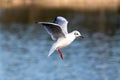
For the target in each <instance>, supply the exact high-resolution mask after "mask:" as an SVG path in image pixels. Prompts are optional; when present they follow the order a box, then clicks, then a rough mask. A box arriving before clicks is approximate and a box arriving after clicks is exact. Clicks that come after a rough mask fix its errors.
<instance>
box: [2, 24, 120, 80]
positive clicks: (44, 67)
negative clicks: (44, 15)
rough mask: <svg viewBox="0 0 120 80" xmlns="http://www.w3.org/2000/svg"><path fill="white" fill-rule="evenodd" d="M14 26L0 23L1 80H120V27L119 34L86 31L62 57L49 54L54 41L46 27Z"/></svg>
mask: <svg viewBox="0 0 120 80" xmlns="http://www.w3.org/2000/svg"><path fill="white" fill-rule="evenodd" d="M10 26H11V27H10V28H9V29H5V28H4V25H2V24H0V80H120V36H119V35H120V30H118V31H117V33H116V35H115V36H106V35H104V34H101V33H94V34H93V35H92V36H91V37H89V35H88V34H87V33H84V36H85V38H84V39H76V40H75V41H74V42H73V43H72V44H71V45H70V46H68V47H66V48H64V49H62V51H63V55H64V60H61V59H60V57H59V54H58V53H57V51H56V52H54V54H53V55H52V56H51V57H47V55H48V51H49V49H50V47H51V45H52V43H53V42H54V41H52V40H51V39H50V37H49V35H48V34H47V33H46V31H45V30H44V29H42V28H38V27H37V26H36V27H37V28H36V27H35V26H34V25H32V24H31V25H22V24H13V25H10ZM16 26H17V27H16ZM24 26H27V27H29V28H25V27H24ZM33 26H34V27H33Z"/></svg>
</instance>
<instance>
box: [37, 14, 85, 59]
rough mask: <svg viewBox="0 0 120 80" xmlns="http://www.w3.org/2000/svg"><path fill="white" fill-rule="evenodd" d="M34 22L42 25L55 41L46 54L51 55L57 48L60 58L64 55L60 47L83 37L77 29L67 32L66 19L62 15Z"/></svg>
mask: <svg viewBox="0 0 120 80" xmlns="http://www.w3.org/2000/svg"><path fill="white" fill-rule="evenodd" d="M36 23H37V24H40V25H41V26H44V28H45V30H46V31H47V32H48V34H49V35H50V36H51V38H52V40H54V41H55V42H54V43H53V45H52V47H51V48H50V50H49V53H48V56H51V54H52V53H54V51H55V50H57V51H58V53H59V55H60V58H61V59H63V58H64V57H63V53H62V51H61V48H64V47H66V46H68V45H70V44H71V43H72V42H73V41H74V40H75V39H76V38H77V37H80V38H83V36H82V35H81V33H80V32H79V31H78V30H74V31H72V32H70V33H68V30H67V25H68V21H67V19H66V18H64V17H62V16H57V17H56V18H55V19H54V21H53V22H39V21H37V22H36Z"/></svg>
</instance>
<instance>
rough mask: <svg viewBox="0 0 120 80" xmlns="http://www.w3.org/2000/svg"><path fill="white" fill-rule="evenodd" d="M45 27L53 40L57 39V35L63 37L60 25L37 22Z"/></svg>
mask: <svg viewBox="0 0 120 80" xmlns="http://www.w3.org/2000/svg"><path fill="white" fill-rule="evenodd" d="M37 23H38V24H41V25H43V26H44V27H45V29H46V30H47V32H48V34H50V36H51V37H52V39H53V40H57V39H58V38H59V37H65V34H64V33H63V31H62V29H61V27H60V25H58V24H55V23H50V22H37Z"/></svg>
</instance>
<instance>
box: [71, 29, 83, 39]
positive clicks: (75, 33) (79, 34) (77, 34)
mask: <svg viewBox="0 0 120 80" xmlns="http://www.w3.org/2000/svg"><path fill="white" fill-rule="evenodd" d="M73 34H74V36H75V37H80V38H84V37H83V36H82V35H81V33H80V32H79V31H77V30H74V31H73Z"/></svg>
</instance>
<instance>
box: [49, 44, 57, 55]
mask: <svg viewBox="0 0 120 80" xmlns="http://www.w3.org/2000/svg"><path fill="white" fill-rule="evenodd" d="M55 50H56V47H55V44H53V45H52V47H51V49H50V51H49V54H48V57H49V56H50V55H52V53H53V52H54V51H55Z"/></svg>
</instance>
